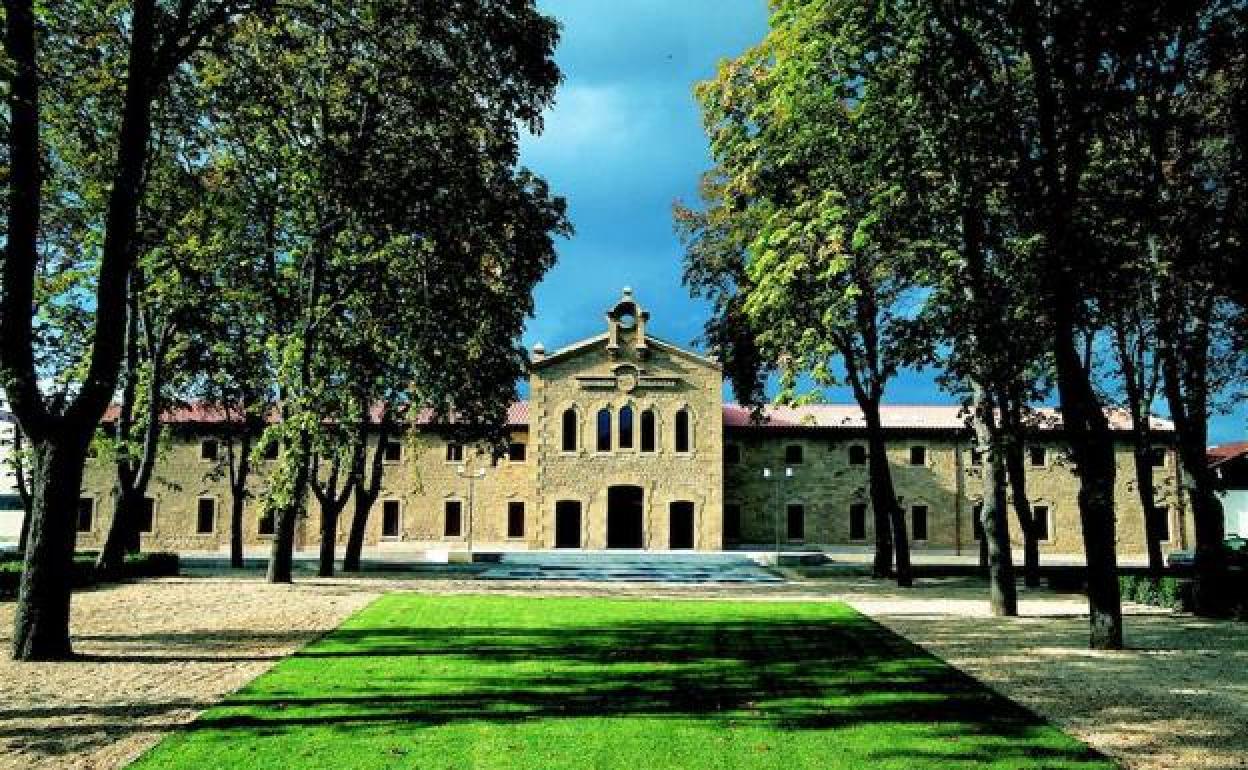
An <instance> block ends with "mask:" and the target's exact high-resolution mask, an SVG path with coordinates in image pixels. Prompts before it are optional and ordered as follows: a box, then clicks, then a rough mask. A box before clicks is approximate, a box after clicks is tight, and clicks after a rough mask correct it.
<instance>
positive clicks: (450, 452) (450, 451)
mask: <svg viewBox="0 0 1248 770" xmlns="http://www.w3.org/2000/svg"><path fill="white" fill-rule="evenodd" d="M446 461H447V462H448V463H462V462H463V461H464V445H463V444H447V445H446Z"/></svg>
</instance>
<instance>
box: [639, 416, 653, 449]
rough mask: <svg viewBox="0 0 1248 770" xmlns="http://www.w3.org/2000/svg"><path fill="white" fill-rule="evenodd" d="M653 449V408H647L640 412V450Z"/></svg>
mask: <svg viewBox="0 0 1248 770" xmlns="http://www.w3.org/2000/svg"><path fill="white" fill-rule="evenodd" d="M654 449H655V445H654V410H653V409H647V410H646V411H644V412H642V413H641V451H643V452H653V451H654Z"/></svg>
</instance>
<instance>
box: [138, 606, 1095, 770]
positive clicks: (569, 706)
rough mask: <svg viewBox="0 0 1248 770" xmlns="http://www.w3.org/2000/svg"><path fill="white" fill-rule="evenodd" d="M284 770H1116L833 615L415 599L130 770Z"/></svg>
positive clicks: (371, 613) (315, 646)
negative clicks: (289, 768) (220, 768)
mask: <svg viewBox="0 0 1248 770" xmlns="http://www.w3.org/2000/svg"><path fill="white" fill-rule="evenodd" d="M955 738H956V740H954V739H955ZM292 761H294V762H297V763H302V764H306V765H323V766H326V767H329V766H332V767H336V768H359V769H361V770H362V769H364V768H408V767H410V768H425V767H474V768H480V769H481V770H487V769H490V770H492V769H495V768H498V769H501V768H516V769H519V768H543V769H544V770H545V769H550V770H557V769H558V770H561V769H564V768H583V767H593V768H600V769H601V770H614V769H616V768H619V769H620V770H625V769H627V770H633V769H634V768H643V767H644V768H655V769H656V770H659V769H667V768H687V769H689V770H700V769H701V768H727V767H732V768H739V769H740V770H756V769H758V770H761V769H762V768H769V769H771V770H780V769H781V768H784V769H786V770H801V769H809V770H814V769H815V768H818V769H819V770H836V769H839V768H861V767H877V768H890V769H892V770H901V769H903V768H905V769H906V770H925V769H926V768H947V767H967V766H975V767H985V768H988V767H991V768H1013V769H1014V770H1024V769H1030V768H1048V769H1053V770H1058V769H1065V770H1075V769H1076V768H1080V769H1082V770H1091V769H1092V768H1098V769H1100V768H1105V769H1106V770H1108V768H1109V767H1111V766H1112V765H1111V763H1110V762H1109V761H1108V760H1106V759H1104V758H1103V757H1101V756H1099V755H1097V754H1096V753H1095V752H1093V751H1091V750H1090V749H1089V748H1088V747H1087V746H1085V745H1083V744H1081V743H1079V742H1078V741H1076V740H1074V739H1073V738H1071V737H1069V736H1067V735H1065V734H1063V733H1062V732H1061V731H1060V730H1058V729H1057V728H1055V727H1053V726H1051V725H1048V724H1046V723H1044V722H1043V721H1041V720H1039V719H1038V718H1037V717H1036V716H1035V715H1034V714H1033V713H1032V712H1030V711H1027V710H1025V709H1023V708H1020V707H1019V706H1017V705H1015V704H1014V703H1012V702H1010V701H1009V700H1007V699H1005V698H1003V697H1001V696H999V695H997V694H995V693H993V692H992V691H991V690H988V689H987V688H985V687H984V686H983V685H981V684H979V683H978V682H976V681H974V680H973V679H971V678H970V677H967V676H964V675H962V674H960V673H959V672H958V671H956V670H954V669H952V668H951V667H949V666H948V665H947V664H945V663H943V662H942V661H940V660H937V659H936V658H934V657H932V656H931V655H929V654H927V653H926V652H924V651H922V650H921V649H919V648H918V647H916V646H914V645H912V644H910V643H909V642H907V641H905V640H904V639H901V638H900V637H898V636H895V635H894V634H892V633H891V632H889V631H887V630H886V629H884V628H883V627H881V626H880V625H878V624H876V623H874V622H872V621H870V620H869V619H867V618H865V617H863V616H861V615H859V614H858V613H856V612H854V611H853V610H852V609H850V608H848V607H846V606H845V605H841V604H834V603H826V602H806V603H802V602H725V601H709V602H700V601H699V602H685V601H636V600H613V599H592V598H591V599H587V598H545V599H529V598H515V597H503V596H457V597H438V596H415V595H410V594H391V595H389V596H386V597H383V598H381V599H379V600H378V601H377V602H375V603H374V604H372V605H370V606H369V607H368V608H366V609H364V610H362V611H361V612H359V613H357V614H356V615H355V616H353V617H352V618H350V619H348V620H347V621H346V622H345V623H344V624H343V625H342V626H341V627H340V628H338V629H337V630H336V631H333V632H331V633H329V634H327V635H325V636H324V637H322V638H320V639H319V640H317V641H315V642H313V643H312V644H311V645H309V646H308V647H306V648H304V649H303V650H302V651H300V652H299V653H296V654H295V655H294V656H293V657H291V658H289V659H287V660H285V661H283V662H281V663H279V664H278V665H277V666H276V667H274V668H273V669H272V670H271V671H269V672H268V673H266V674H265V675H263V676H261V677H260V678H259V679H256V680H255V681H253V682H252V683H251V684H249V685H248V686H247V687H245V688H243V689H242V690H240V691H239V692H237V693H235V694H234V695H233V696H231V697H230V698H229V699H227V700H226V701H225V702H224V703H222V704H220V705H219V706H217V707H215V708H212V709H209V710H208V711H206V712H205V713H203V714H202V715H200V717H199V718H198V720H197V721H196V722H194V723H192V724H191V725H188V726H187V729H185V730H180V731H177V732H175V733H173V734H171V735H170V736H169V737H167V738H166V739H165V740H164V741H163V742H162V743H160V744H159V745H157V746H156V747H155V748H153V749H152V750H151V751H150V752H148V753H147V754H146V755H145V756H143V757H141V758H140V759H139V760H138V761H137V762H136V764H135V765H134V767H135V768H138V769H139V770H142V769H143V768H162V770H173V769H174V768H198V767H203V766H205V765H206V764H207V765H214V764H216V765H226V766H229V767H235V768H240V770H241V769H242V768H260V767H277V766H286V765H289V764H290V763H291V762H292Z"/></svg>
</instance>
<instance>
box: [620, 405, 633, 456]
mask: <svg viewBox="0 0 1248 770" xmlns="http://www.w3.org/2000/svg"><path fill="white" fill-rule="evenodd" d="M632 448H633V408H632V407H631V406H626V407H624V408H623V409H621V410H620V449H632Z"/></svg>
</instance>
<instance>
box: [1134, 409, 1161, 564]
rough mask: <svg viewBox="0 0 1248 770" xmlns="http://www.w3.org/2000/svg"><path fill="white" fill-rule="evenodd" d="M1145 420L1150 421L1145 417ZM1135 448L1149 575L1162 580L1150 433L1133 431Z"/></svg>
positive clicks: (1159, 533) (1136, 480)
mask: <svg viewBox="0 0 1248 770" xmlns="http://www.w3.org/2000/svg"><path fill="white" fill-rule="evenodd" d="M1144 419H1146V420H1147V419H1148V417H1147V416H1145V418H1144ZM1133 434H1134V438H1135V446H1134V447H1133V451H1132V454H1133V456H1134V460H1135V485H1136V487H1137V488H1138V489H1139V493H1140V509H1141V510H1143V512H1144V539H1145V541H1146V542H1147V547H1148V574H1149V575H1150V576H1151V577H1152V578H1153V580H1160V579H1161V577H1162V575H1164V574H1165V571H1166V560H1165V557H1164V556H1163V555H1162V553H1161V532H1160V529H1161V526H1160V524H1161V522H1160V521H1158V520H1157V491H1156V489H1154V487H1153V452H1152V441H1150V440H1149V436H1148V433H1144V434H1142V435H1141V433H1140V432H1139V431H1133Z"/></svg>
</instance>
